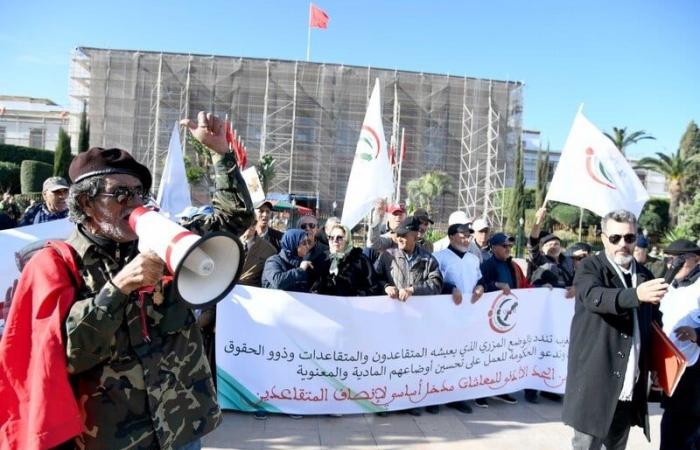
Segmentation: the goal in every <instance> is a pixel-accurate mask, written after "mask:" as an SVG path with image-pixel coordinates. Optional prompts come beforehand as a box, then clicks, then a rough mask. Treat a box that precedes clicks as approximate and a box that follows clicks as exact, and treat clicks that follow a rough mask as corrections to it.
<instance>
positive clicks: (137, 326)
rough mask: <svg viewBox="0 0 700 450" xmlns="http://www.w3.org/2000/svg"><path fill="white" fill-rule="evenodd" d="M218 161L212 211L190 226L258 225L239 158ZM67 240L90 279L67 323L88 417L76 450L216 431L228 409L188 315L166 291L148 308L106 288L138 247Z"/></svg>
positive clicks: (155, 443) (176, 441) (167, 441)
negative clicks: (220, 401) (220, 399)
mask: <svg viewBox="0 0 700 450" xmlns="http://www.w3.org/2000/svg"><path fill="white" fill-rule="evenodd" d="M214 163H215V170H216V173H217V178H216V188H217V190H216V193H215V194H214V199H213V204H214V206H215V213H214V214H213V215H210V216H207V217H202V218H200V220H199V221H198V222H196V223H192V224H191V225H192V227H193V228H196V229H197V230H198V231H200V232H205V231H215V230H224V231H230V232H232V233H234V234H236V235H238V234H240V233H241V232H242V231H243V230H244V229H245V228H247V227H248V226H249V223H250V221H251V220H252V218H253V210H252V204H251V202H250V195H249V194H248V191H247V189H246V188H245V183H244V181H243V179H242V177H241V175H240V171H239V170H237V167H236V165H235V160H234V158H233V157H232V156H229V155H226V156H224V157H217V156H215V157H214ZM68 243H69V244H71V245H72V246H73V247H74V248H75V250H76V253H77V256H78V265H79V268H80V273H81V276H82V278H83V281H84V285H83V287H82V288H81V290H80V292H79V294H78V297H77V299H76V301H75V303H74V304H73V306H72V307H71V309H70V312H69V314H68V317H67V318H66V353H67V360H68V372H69V374H70V378H71V383H72V384H73V387H74V389H75V391H76V397H77V399H78V404H79V406H80V408H81V411H82V413H83V417H84V420H85V423H84V431H83V433H82V435H81V436H79V437H78V438H76V440H75V444H76V446H77V447H78V448H81V449H82V448H85V449H112V448H114V449H117V448H118V449H158V448H162V449H171V448H177V447H180V446H182V445H184V444H187V443H188V442H191V441H193V440H195V439H197V438H199V437H201V436H203V435H204V434H206V433H208V432H209V431H211V430H213V429H214V428H215V427H216V426H217V425H218V424H219V423H220V422H221V411H220V409H219V406H218V404H217V402H216V393H215V391H214V385H213V383H212V373H211V370H210V367H209V364H208V363H207V360H206V358H205V355H204V351H203V347H202V337H201V334H200V331H199V328H198V327H197V326H196V323H195V318H194V316H193V314H192V311H191V310H190V308H189V307H188V306H187V305H186V304H185V303H182V302H179V301H177V300H176V299H175V295H174V293H172V292H171V291H170V289H169V285H166V286H164V287H163V294H164V300H163V302H162V304H160V305H156V304H155V303H154V302H153V295H152V294H145V295H144V294H141V295H142V297H141V298H142V299H143V307H141V306H140V302H139V301H138V299H139V295H140V294H138V293H132V294H131V295H125V294H122V293H121V292H120V291H119V290H117V289H116V287H115V286H114V285H113V284H111V283H110V282H109V280H111V278H112V277H113V276H115V275H116V274H117V273H118V272H119V271H120V270H121V268H122V267H124V265H125V264H126V263H128V262H129V261H130V260H131V259H133V257H134V256H135V255H136V254H137V252H138V250H137V243H136V242H132V243H127V244H116V243H115V242H111V241H109V242H104V241H102V240H100V239H98V238H95V237H94V236H89V235H88V234H86V232H85V231H84V230H83V229H82V227H78V228H77V229H76V230H75V231H74V233H73V234H72V236H71V237H70V238H69V239H68ZM144 324H145V327H144ZM146 335H147V337H146Z"/></svg>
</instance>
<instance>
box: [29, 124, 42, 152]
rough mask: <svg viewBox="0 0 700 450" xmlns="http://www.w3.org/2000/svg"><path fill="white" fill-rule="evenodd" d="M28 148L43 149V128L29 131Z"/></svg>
mask: <svg viewBox="0 0 700 450" xmlns="http://www.w3.org/2000/svg"><path fill="white" fill-rule="evenodd" d="M29 146H30V147H32V148H44V129H43V128H32V129H30V130H29Z"/></svg>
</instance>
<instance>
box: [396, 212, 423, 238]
mask: <svg viewBox="0 0 700 450" xmlns="http://www.w3.org/2000/svg"><path fill="white" fill-rule="evenodd" d="M418 230H420V220H419V219H418V218H417V217H416V216H410V217H407V218H405V219H404V220H403V221H401V223H400V224H399V226H398V227H396V235H397V236H404V235H406V234H408V233H410V232H411V231H416V232H417V231H418Z"/></svg>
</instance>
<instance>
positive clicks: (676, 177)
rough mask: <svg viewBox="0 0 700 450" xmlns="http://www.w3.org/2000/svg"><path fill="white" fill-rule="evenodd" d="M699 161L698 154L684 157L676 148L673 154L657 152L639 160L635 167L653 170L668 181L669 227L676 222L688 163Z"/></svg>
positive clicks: (699, 155)
mask: <svg viewBox="0 0 700 450" xmlns="http://www.w3.org/2000/svg"><path fill="white" fill-rule="evenodd" d="M696 161H700V154H696V155H693V156H689V157H685V156H683V155H682V154H681V150H680V149H678V150H677V151H676V154H675V155H670V156H669V155H667V154H665V153H661V152H657V153H656V157H651V156H649V157H646V158H642V159H640V160H639V162H638V163H637V166H636V167H637V168H639V169H647V170H653V171H654V172H658V173H660V174H662V175H664V176H665V177H666V180H667V181H668V192H669V193H670V194H671V203H670V205H669V209H668V213H669V216H670V217H671V228H673V227H675V226H676V225H677V224H678V204H679V202H680V199H681V198H682V196H683V194H684V192H683V187H684V186H683V182H684V180H685V178H686V177H687V176H688V174H689V173H690V170H689V166H690V163H693V162H696Z"/></svg>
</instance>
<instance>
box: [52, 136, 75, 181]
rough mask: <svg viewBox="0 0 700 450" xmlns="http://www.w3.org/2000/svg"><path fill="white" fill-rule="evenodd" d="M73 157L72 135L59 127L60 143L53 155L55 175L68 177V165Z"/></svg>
mask: <svg viewBox="0 0 700 450" xmlns="http://www.w3.org/2000/svg"><path fill="white" fill-rule="evenodd" d="M72 159H73V155H72V154H71V148H70V136H68V133H66V131H65V130H64V129H63V128H59V129H58V143H57V144H56V152H55V153H54V155H53V175H54V176H55V177H63V178H65V179H68V166H70V162H71V160H72Z"/></svg>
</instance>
